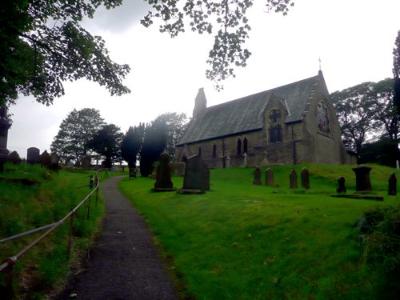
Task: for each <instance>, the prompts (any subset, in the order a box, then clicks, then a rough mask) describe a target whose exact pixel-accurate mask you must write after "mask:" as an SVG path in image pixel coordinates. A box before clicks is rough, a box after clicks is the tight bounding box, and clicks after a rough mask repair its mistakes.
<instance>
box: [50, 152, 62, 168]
mask: <svg viewBox="0 0 400 300" xmlns="http://www.w3.org/2000/svg"><path fill="white" fill-rule="evenodd" d="M59 168H60V158H59V157H58V155H57V154H56V153H51V154H50V169H51V170H54V171H56V170H58V169H59Z"/></svg>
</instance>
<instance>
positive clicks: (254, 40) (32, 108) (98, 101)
mask: <svg viewBox="0 0 400 300" xmlns="http://www.w3.org/2000/svg"><path fill="white" fill-rule="evenodd" d="M257 2H258V3H257V5H259V6H255V7H253V8H252V9H251V10H250V15H249V17H250V22H251V26H252V31H251V32H250V40H249V41H248V43H247V45H248V48H249V49H250V51H251V52H252V56H251V57H250V59H249V60H248V66H247V67H246V68H244V69H243V68H242V69H237V71H236V74H237V76H236V78H235V79H231V80H228V81H226V82H225V83H224V90H223V91H222V92H217V91H216V90H215V89H214V88H213V84H212V82H210V81H208V80H207V79H206V78H205V75H204V74H205V70H206V68H207V65H206V63H205V61H206V59H207V56H208V51H209V50H210V49H211V46H212V43H213V37H212V36H210V35H202V36H199V35H197V34H193V33H185V34H183V35H181V36H180V37H178V38H174V39H170V38H169V36H168V35H166V34H161V33H159V32H158V28H157V27H156V26H154V27H152V28H150V29H148V28H144V27H143V26H141V25H140V23H139V21H140V19H141V17H142V16H143V15H144V14H145V13H146V6H145V4H144V1H142V0H125V1H124V4H123V5H122V6H121V7H119V8H116V9H114V10H105V9H100V10H99V11H98V12H97V13H96V14H95V17H94V19H92V20H85V21H84V23H83V25H84V26H85V28H86V29H88V30H89V31H90V32H91V33H92V34H96V35H101V36H102V37H103V38H104V39H105V41H106V46H107V48H108V50H109V52H110V56H111V58H112V59H113V60H114V61H116V62H118V63H127V64H129V65H130V66H131V73H130V74H129V75H128V76H127V78H126V80H125V81H124V83H125V84H126V85H127V86H128V87H129V88H130V89H131V91H132V93H131V94H128V95H124V96H121V97H115V96H114V97H111V96H110V95H109V93H108V91H107V90H106V89H105V88H102V87H100V86H99V85H97V84H96V83H93V82H89V81H86V80H80V81H76V82H67V83H65V96H63V97H61V98H59V99H56V100H55V101H54V104H53V105H52V106H49V107H46V106H44V105H41V104H39V103H36V102H35V100H34V99H33V98H32V97H20V98H19V99H18V100H17V105H15V106H13V107H12V108H11V113H13V117H12V118H13V125H12V127H11V129H10V131H9V139H8V149H9V150H11V151H12V150H17V151H18V152H19V154H20V155H21V156H22V157H26V149H27V148H28V147H31V146H35V147H38V148H39V149H40V150H41V151H43V150H48V151H49V149H50V144H51V142H52V140H53V138H54V136H55V135H56V134H57V132H58V129H59V126H60V123H61V121H62V120H63V119H64V118H65V117H66V116H67V115H68V113H69V112H70V111H72V110H73V109H74V108H76V109H82V108H85V107H90V108H96V109H98V110H99V111H100V113H101V115H102V117H103V118H104V119H105V120H106V122H108V123H114V124H116V125H117V126H119V127H120V128H121V129H122V130H123V131H124V132H125V131H126V130H127V129H128V127H129V126H133V125H136V124H138V123H139V122H148V121H151V120H153V119H154V118H155V117H157V116H158V115H160V114H162V113H165V112H184V113H187V114H188V115H189V116H191V113H192V110H193V103H194V98H195V96H196V93H197V90H198V88H200V87H204V88H205V93H206V96H207V100H208V105H209V106H210V105H215V104H218V103H222V102H225V101H228V100H232V99H235V98H239V97H241V96H245V95H249V94H253V93H256V92H259V91H263V90H267V89H270V88H273V87H276V86H280V85H284V84H287V83H290V82H293V81H297V80H301V79H304V78H307V77H311V76H314V75H316V74H317V72H318V69H319V63H318V58H319V57H320V58H321V61H322V71H323V73H324V76H325V80H326V82H327V85H328V89H329V91H330V92H333V91H336V90H339V89H344V88H347V87H350V86H353V85H356V84H359V83H361V82H365V81H379V80H382V79H384V78H387V77H391V76H392V64H393V61H392V59H393V58H392V50H393V46H394V40H395V38H396V35H397V31H398V30H400V18H399V12H400V1H399V0H379V1H378V0H296V1H295V6H294V7H293V8H292V9H291V11H290V13H289V14H288V16H286V17H283V16H281V15H277V14H273V13H266V11H265V9H264V7H263V5H262V3H263V2H265V1H263V0H259V1H257Z"/></svg>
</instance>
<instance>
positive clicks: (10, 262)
mask: <svg viewBox="0 0 400 300" xmlns="http://www.w3.org/2000/svg"><path fill="white" fill-rule="evenodd" d="M89 188H90V189H91V191H90V192H89V193H88V194H87V195H86V196H85V197H84V198H83V199H82V200H81V201H80V202H79V203H78V204H77V205H76V206H75V207H74V208H73V209H72V210H70V211H69V212H68V213H67V214H66V215H65V216H64V217H63V218H62V219H61V220H59V221H57V222H54V223H51V224H47V225H44V226H41V227H37V228H34V229H31V230H28V231H25V232H22V233H19V234H16V235H13V236H10V237H7V238H3V239H1V240H0V243H5V242H9V241H12V240H18V239H20V238H23V237H26V236H29V235H32V234H35V233H38V232H42V231H45V232H44V233H42V234H41V235H40V236H39V237H38V238H36V239H34V240H33V241H31V242H30V243H29V244H28V245H27V246H25V247H24V248H23V249H21V250H20V251H19V252H18V253H16V254H15V255H13V256H10V257H8V258H6V259H5V260H4V261H3V262H2V263H1V264H0V273H4V274H5V276H4V278H5V289H6V290H5V291H4V295H2V297H1V298H2V299H12V298H13V297H14V291H13V268H14V265H15V264H16V263H17V262H18V260H20V259H21V258H22V257H23V256H24V255H25V254H26V253H27V252H29V250H30V249H32V248H33V247H34V246H36V245H37V244H39V243H40V242H41V241H42V240H43V239H44V238H46V237H47V236H48V235H50V234H51V233H52V232H53V231H55V230H56V229H57V228H59V227H60V226H61V225H62V224H64V223H66V221H67V220H68V219H69V220H70V222H69V233H68V241H67V251H68V255H70V253H71V250H72V244H73V222H74V216H75V214H76V213H77V211H78V209H79V208H80V207H82V206H83V205H84V204H85V203H86V202H87V212H86V218H87V219H89V217H90V200H91V198H92V195H93V194H95V205H96V206H97V203H98V192H99V177H98V173H96V175H95V176H93V175H92V176H90V181H89ZM0 291H1V289H0ZM2 294H3V293H2ZM3 296H4V298H3Z"/></svg>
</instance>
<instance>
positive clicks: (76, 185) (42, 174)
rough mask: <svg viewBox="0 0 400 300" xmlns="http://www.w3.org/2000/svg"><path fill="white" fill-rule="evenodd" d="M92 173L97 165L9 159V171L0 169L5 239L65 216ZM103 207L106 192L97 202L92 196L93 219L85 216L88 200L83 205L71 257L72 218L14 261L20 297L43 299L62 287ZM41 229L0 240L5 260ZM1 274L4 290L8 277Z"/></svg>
mask: <svg viewBox="0 0 400 300" xmlns="http://www.w3.org/2000/svg"><path fill="white" fill-rule="evenodd" d="M92 174H94V172H93V171H74V172H72V171H64V170H61V171H59V172H58V173H56V172H49V171H48V170H46V169H45V168H42V167H40V166H39V165H34V166H31V165H26V164H21V165H19V166H13V165H6V172H4V173H0V239H2V238H5V237H9V236H12V235H15V234H18V233H21V232H24V231H27V230H30V229H33V228H36V227H40V226H43V225H46V224H50V223H53V222H55V221H58V220H60V219H61V218H62V217H64V215H66V214H67V212H68V211H69V210H70V209H71V208H73V207H74V206H75V205H76V204H78V203H79V202H80V201H81V200H82V199H83V197H84V196H85V195H86V194H87V193H88V192H89V187H88V183H89V176H90V175H92ZM101 176H103V177H104V176H105V175H104V174H102V175H101ZM103 213H104V205H103V203H102V201H101V195H100V199H99V201H98V205H97V207H96V206H95V198H94V197H93V198H92V201H91V210H90V214H91V215H90V218H89V219H86V206H83V207H82V208H81V209H80V210H79V212H78V216H77V217H76V218H75V221H74V246H73V251H72V255H71V257H70V258H69V257H68V255H67V236H68V229H69V222H67V223H66V224H64V225H62V226H60V227H59V229H57V230H56V231H54V232H53V233H52V234H51V235H50V236H49V237H47V238H46V239H44V240H43V241H42V242H40V243H39V244H38V245H36V246H35V247H34V248H32V249H31V251H30V252H28V254H27V255H26V256H23V257H22V258H21V259H20V260H19V261H18V262H17V264H16V265H15V267H14V270H15V273H14V274H15V276H14V286H15V290H16V293H17V297H21V298H26V297H27V298H29V299H36V298H38V299H39V298H43V297H44V295H45V294H48V293H51V292H52V290H53V289H54V288H55V289H57V288H61V287H62V285H63V283H64V281H65V280H66V277H67V275H68V273H69V270H70V267H71V265H75V266H77V265H78V264H77V263H78V262H79V260H80V254H81V253H82V252H83V251H84V250H85V249H87V248H88V247H89V245H90V244H91V242H92V240H93V238H94V235H95V233H96V232H97V231H98V230H99V227H100V226H99V225H100V221H101V217H102V216H103ZM40 234H41V233H39V234H34V235H31V236H28V237H24V238H22V239H18V240H13V241H8V242H4V243H0V261H3V259H5V258H7V257H9V256H11V255H15V254H16V253H17V252H19V251H20V250H21V249H22V248H23V247H25V246H26V245H28V244H29V242H30V241H32V240H33V239H34V238H37V237H38V236H39V235H40ZM75 271H76V270H75ZM1 276H2V274H0V290H1V285H2V280H3V279H4V278H1ZM3 283H4V282H3ZM0 298H1V297H0Z"/></svg>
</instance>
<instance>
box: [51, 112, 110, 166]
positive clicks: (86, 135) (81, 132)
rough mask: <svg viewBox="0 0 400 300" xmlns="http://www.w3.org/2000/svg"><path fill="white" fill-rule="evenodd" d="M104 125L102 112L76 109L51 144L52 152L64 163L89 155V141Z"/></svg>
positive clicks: (65, 120) (69, 115)
mask: <svg viewBox="0 0 400 300" xmlns="http://www.w3.org/2000/svg"><path fill="white" fill-rule="evenodd" d="M103 125H104V120H103V119H102V118H101V116H100V112H99V111H98V110H96V109H94V108H83V109H81V110H76V109H74V110H73V111H71V112H70V113H69V114H68V116H67V117H66V118H65V119H64V120H63V121H62V122H61V125H60V129H59V131H58V133H57V135H56V136H55V137H54V140H53V142H52V144H51V147H50V148H51V152H53V153H56V154H57V155H58V156H59V157H60V159H62V160H63V161H64V162H67V161H70V160H74V161H79V159H80V158H82V157H83V156H86V155H88V154H89V150H90V148H89V145H88V143H89V141H90V140H91V139H92V138H93V136H94V135H95V133H96V132H97V131H99V130H100V128H101V127H102V126H103Z"/></svg>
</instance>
